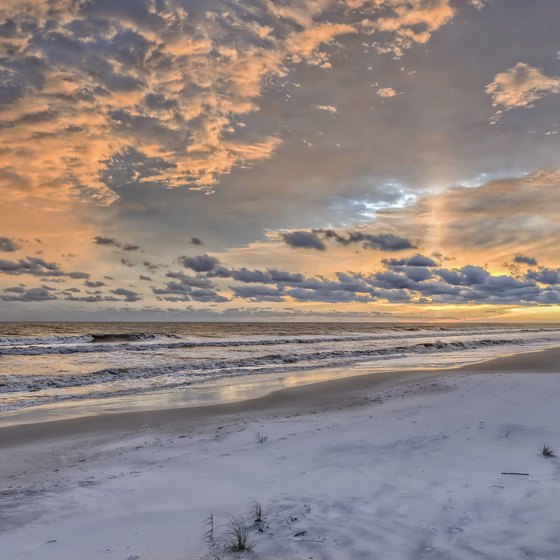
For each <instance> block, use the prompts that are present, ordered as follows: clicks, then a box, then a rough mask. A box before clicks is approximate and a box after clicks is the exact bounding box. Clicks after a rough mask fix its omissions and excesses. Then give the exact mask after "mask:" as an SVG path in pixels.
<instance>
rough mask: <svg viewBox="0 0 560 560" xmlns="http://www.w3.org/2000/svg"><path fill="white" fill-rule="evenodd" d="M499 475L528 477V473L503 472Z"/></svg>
mask: <svg viewBox="0 0 560 560" xmlns="http://www.w3.org/2000/svg"><path fill="white" fill-rule="evenodd" d="M500 474H516V475H518V476H529V473H528V472H503V473H500Z"/></svg>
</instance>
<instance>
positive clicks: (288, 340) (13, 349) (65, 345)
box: [0, 328, 560, 356]
mask: <svg viewBox="0 0 560 560" xmlns="http://www.w3.org/2000/svg"><path fill="white" fill-rule="evenodd" d="M509 332H511V331H509V330H508V329H503V330H499V329H494V330H492V334H495V335H499V334H506V333H509ZM517 332H518V333H523V332H529V333H540V332H556V333H558V332H560V331H558V330H554V329H523V330H518V331H517ZM484 334H486V332H485V331H481V330H480V329H457V328H455V329H451V330H449V331H442V330H441V329H440V330H438V334H437V335H438V337H439V338H449V337H456V336H459V335H460V336H466V335H484ZM430 335H433V331H429V330H417V331H414V333H413V334H411V330H410V329H407V334H403V333H402V332H397V333H395V332H394V331H392V332H391V333H390V334H389V333H383V334H374V335H361V334H360V335H339V336H328V335H322V336H292V337H274V338H270V337H267V338H243V339H219V340H216V339H212V340H204V339H203V340H185V339H183V340H181V339H178V337H175V336H173V335H168V334H165V335H162V334H153V333H125V334H120V333H119V334H111V333H108V334H84V335H78V336H49V337H36V338H34V337H27V338H11V337H4V338H2V337H0V355H28V356H38V355H43V354H81V353H84V354H87V353H92V352H123V351H124V352H152V351H154V350H165V349H170V350H173V349H181V348H184V349H187V348H229V347H231V348H236V347H253V346H254V347H259V346H281V345H287V344H298V345H300V344H301V345H305V344H318V343H328V342H368V341H387V342H390V341H394V340H413V339H415V338H425V337H427V336H430Z"/></svg>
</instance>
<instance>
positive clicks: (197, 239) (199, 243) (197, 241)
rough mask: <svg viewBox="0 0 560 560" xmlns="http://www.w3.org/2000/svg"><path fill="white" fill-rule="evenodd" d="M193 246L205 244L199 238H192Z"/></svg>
mask: <svg viewBox="0 0 560 560" xmlns="http://www.w3.org/2000/svg"><path fill="white" fill-rule="evenodd" d="M191 245H204V243H203V242H202V240H201V239H200V238H198V237H191Z"/></svg>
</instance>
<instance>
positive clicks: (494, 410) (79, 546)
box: [0, 368, 560, 560]
mask: <svg viewBox="0 0 560 560" xmlns="http://www.w3.org/2000/svg"><path fill="white" fill-rule="evenodd" d="M482 369H484V368H482ZM488 369H489V370H490V369H491V368H488ZM521 369H523V368H521ZM535 369H538V370H540V371H542V370H543V368H535ZM544 369H545V370H546V368H544ZM550 369H552V368H550ZM559 402H560V377H559V376H558V375H557V374H553V373H542V372H541V373H507V374H501V373H495V372H494V373H487V374H484V373H483V374H476V375H475V374H470V373H467V372H465V371H459V372H454V373H448V374H445V375H441V376H439V377H437V378H431V379H427V380H422V381H417V382H413V383H408V384H405V385H397V386H394V387H377V388H376V387H371V388H369V389H363V390H362V391H361V394H360V397H359V398H358V399H354V401H353V402H352V403H351V404H347V405H346V406H343V407H341V408H340V409H336V408H333V407H330V408H329V409H328V410H326V411H325V410H323V411H318V410H313V409H312V407H311V408H310V410H309V411H308V412H306V413H305V414H297V413H296V414H294V413H293V411H292V412H289V413H278V412H276V413H275V414H276V417H271V416H270V415H268V416H267V415H261V418H255V417H254V416H249V415H245V414H243V413H242V412H239V413H236V414H230V415H228V416H226V417H217V418H215V419H209V420H207V421H205V422H199V423H194V422H192V423H191V424H190V425H191V428H190V429H188V428H185V427H182V428H181V429H180V430H179V431H177V427H171V426H165V425H163V426H159V427H157V428H145V429H143V430H139V429H135V430H130V431H128V432H115V433H112V434H111V435H110V436H99V435H88V436H87V438H86V437H82V438H79V437H77V436H75V435H74V436H72V437H70V436H69V437H67V438H59V439H57V440H53V441H46V442H45V443H42V444H38V443H37V442H34V443H26V444H24V445H20V446H16V447H13V446H11V447H6V448H4V449H2V450H1V451H0V474H1V476H2V493H1V498H2V506H1V512H0V523H1V525H0V557H1V558H2V559H6V560H23V559H33V560H70V559H72V560H90V559H92V560H93V559H111V560H113V559H114V560H133V559H136V560H140V559H142V560H145V559H157V560H188V559H193V558H215V557H216V558H223V559H227V558H232V557H237V556H235V555H233V554H231V553H229V552H225V551H223V547H222V546H221V545H220V542H219V538H218V539H217V540H218V542H217V543H216V544H215V545H214V546H213V547H210V548H209V546H208V545H207V544H206V543H205V542H204V541H203V540H202V538H201V537H202V534H203V532H204V528H203V526H202V524H203V521H204V519H205V518H206V517H207V516H208V512H209V511H212V512H213V513H214V514H215V518H216V533H217V536H218V537H219V535H220V534H221V533H222V532H223V530H224V529H225V527H223V524H224V523H226V521H227V517H226V515H225V514H226V513H229V514H232V515H239V514H243V515H244V516H245V518H246V520H247V523H248V524H249V525H251V516H250V515H249V513H248V512H249V510H250V508H251V503H252V501H253V500H258V501H259V502H260V503H261V504H262V507H263V510H264V511H265V513H266V514H267V521H268V527H267V528H266V529H265V531H264V533H259V532H258V531H256V530H255V528H254V527H252V526H251V529H250V533H251V534H250V537H251V541H252V542H253V543H254V550H253V552H252V553H249V554H244V555H240V557H241V558H244V557H247V558H261V559H267V560H269V559H275V558H286V559H294V560H295V559H352V560H356V559H379V560H401V559H403V560H404V559H410V560H413V559H424V558H426V559H460V560H463V559H465V560H466V559H473V560H474V559H496V560H502V559H508V560H509V559H524V558H527V559H528V558H534V559H537V558H538V559H545V558H550V559H552V558H554V559H557V558H560V531H559V530H558V519H559V518H560V484H559V482H560V459H556V458H550V459H547V458H544V457H543V456H542V455H540V454H539V451H540V448H541V447H542V445H543V444H544V443H547V444H549V445H550V446H551V447H552V448H555V449H557V450H558V451H559V452H560V406H558V403H559ZM256 432H260V433H261V434H264V435H266V436H267V437H268V439H267V440H266V441H265V442H264V443H258V442H257V441H256V439H255V433H256ZM183 436H184V437H183ZM504 471H510V472H511V471H515V472H525V473H529V476H514V475H502V474H500V473H501V472H504ZM298 534H299V535H300V536H296V535H298Z"/></svg>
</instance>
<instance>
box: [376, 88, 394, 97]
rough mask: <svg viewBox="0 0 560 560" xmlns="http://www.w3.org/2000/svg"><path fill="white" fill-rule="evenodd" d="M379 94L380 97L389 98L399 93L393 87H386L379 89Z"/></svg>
mask: <svg viewBox="0 0 560 560" xmlns="http://www.w3.org/2000/svg"><path fill="white" fill-rule="evenodd" d="M377 95H378V96H379V97H383V98H389V97H395V96H396V95H398V94H397V92H396V91H395V90H394V89H393V88H391V87H386V88H379V89H378V90H377Z"/></svg>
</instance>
